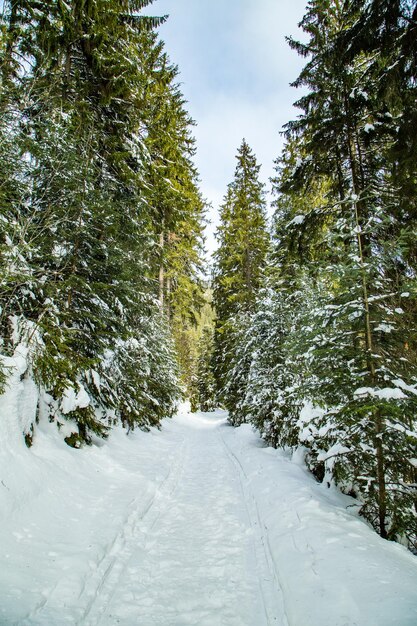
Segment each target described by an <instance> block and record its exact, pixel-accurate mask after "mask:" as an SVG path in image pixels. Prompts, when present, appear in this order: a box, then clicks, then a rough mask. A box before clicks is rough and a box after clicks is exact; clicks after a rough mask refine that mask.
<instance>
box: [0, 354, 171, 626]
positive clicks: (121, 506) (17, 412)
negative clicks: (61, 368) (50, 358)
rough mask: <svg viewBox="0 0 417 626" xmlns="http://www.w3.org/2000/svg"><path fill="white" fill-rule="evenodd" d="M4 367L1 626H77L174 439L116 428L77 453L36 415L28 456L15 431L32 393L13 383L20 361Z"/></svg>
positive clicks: (165, 466) (166, 467)
mask: <svg viewBox="0 0 417 626" xmlns="http://www.w3.org/2000/svg"><path fill="white" fill-rule="evenodd" d="M10 365H11V366H13V368H15V369H14V371H13V374H12V376H11V379H10V384H9V387H8V389H7V391H6V393H5V394H4V395H3V396H1V397H0V526H1V529H2V530H1V533H0V554H1V555H2V557H1V567H0V598H1V601H0V624H1V625H2V626H3V625H4V626H11V625H12V624H25V625H26V626H27V625H31V626H58V624H59V626H61V625H63V624H84V614H85V611H86V607H87V606H88V604H89V602H91V599H92V597H94V595H95V594H96V593H98V589H99V586H100V582H101V577H102V576H104V572H105V571H106V569H107V568H108V567H109V566H110V565H111V563H112V559H115V558H116V557H117V554H118V553H119V552H122V551H123V547H124V544H125V542H126V540H127V536H128V534H129V532H131V530H132V526H133V525H134V524H135V523H136V521H137V519H138V518H140V516H141V514H142V513H143V511H145V510H146V507H148V506H149V503H150V502H151V501H152V498H153V497H154V496H155V493H156V491H157V489H158V485H160V484H161V483H162V482H163V481H164V479H165V477H166V475H167V474H168V473H169V471H170V463H171V460H172V458H173V456H174V454H175V449H176V446H177V445H178V435H176V434H175V433H173V434H172V437H169V438H168V439H165V438H163V437H162V438H161V437H160V434H159V432H158V431H156V430H152V431H151V432H150V433H147V434H145V433H143V432H139V431H138V432H134V433H131V434H130V435H129V436H127V435H126V431H123V430H122V429H121V428H115V429H114V431H113V432H112V436H111V439H110V441H103V440H96V441H95V443H94V444H93V446H91V447H85V448H82V449H81V450H75V449H73V448H70V447H68V446H67V445H66V444H65V442H64V441H63V437H62V433H60V432H59V431H58V429H57V426H56V424H55V423H49V421H48V420H44V419H43V418H42V415H41V416H40V423H39V425H38V426H37V427H36V429H35V435H34V441H33V446H32V447H31V448H27V446H26V445H25V442H24V438H23V436H22V428H23V426H24V423H23V422H24V420H25V419H29V418H30V420H32V421H33V418H34V412H35V411H36V406H37V402H38V397H37V391H36V387H35V386H34V385H33V384H32V383H31V382H29V380H28V381H26V380H25V379H24V380H23V381H22V380H20V376H21V375H22V374H23V371H22V368H23V365H24V359H22V360H21V361H19V359H17V360H16V359H15V360H14V361H13V363H12V362H11V363H10ZM18 365H20V366H21V367H20V369H19V367H18ZM30 423H31V422H30ZM65 426H66V425H65ZM154 440H157V441H158V443H157V448H158V453H159V455H158V457H159V458H158V461H157V463H156V462H155V446H153V445H152V442H153V441H154ZM103 569H104V571H103Z"/></svg>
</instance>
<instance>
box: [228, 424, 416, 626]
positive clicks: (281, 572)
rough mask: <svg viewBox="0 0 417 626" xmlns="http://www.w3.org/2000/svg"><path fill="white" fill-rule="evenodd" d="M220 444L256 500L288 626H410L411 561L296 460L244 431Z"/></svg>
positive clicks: (413, 597) (413, 603)
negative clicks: (231, 455)
mask: <svg viewBox="0 0 417 626" xmlns="http://www.w3.org/2000/svg"><path fill="white" fill-rule="evenodd" d="M223 437H224V440H225V442H226V444H227V446H228V448H229V449H230V451H231V453H232V454H233V455H234V456H235V457H236V458H238V459H239V463H240V464H241V468H242V472H243V473H244V481H245V486H246V489H247V491H248V495H249V497H251V498H253V499H254V500H255V501H256V506H257V509H258V513H259V519H260V520H261V524H262V526H263V529H262V532H263V533H264V536H265V545H266V549H267V550H268V552H269V553H270V555H271V560H272V562H273V567H274V573H275V575H276V577H277V580H278V582H279V584H280V586H281V588H282V590H283V595H284V603H285V609H286V614H287V617H288V622H289V624H290V625H291V626H388V625H394V624H397V625H398V626H415V625H416V624H417V587H416V580H417V558H416V557H415V556H413V555H412V554H411V553H410V552H408V551H407V550H406V549H405V548H404V547H402V546H400V545H398V544H395V543H390V542H388V541H385V540H383V539H381V538H380V537H379V536H378V535H377V534H376V533H375V532H374V531H373V530H372V529H371V528H369V527H368V525H367V524H366V522H364V521H363V520H362V519H360V518H358V516H357V515H356V513H355V511H356V503H355V500H353V499H352V498H349V497H347V496H344V495H343V494H341V493H340V492H339V491H338V490H337V489H336V488H331V489H328V488H327V487H325V486H324V485H321V484H318V483H317V482H316V481H315V480H314V478H313V477H312V476H311V475H310V474H309V473H308V471H307V470H306V469H305V467H304V464H303V460H302V459H299V458H296V459H291V458H290V456H289V455H288V454H285V453H284V452H283V451H278V450H274V449H272V448H262V447H260V446H262V442H260V440H259V438H258V436H257V435H256V434H255V433H254V432H253V431H252V428H251V427H250V426H248V425H243V426H241V427H240V428H239V429H237V431H236V430H235V431H234V430H232V429H231V428H229V429H225V430H224V432H223Z"/></svg>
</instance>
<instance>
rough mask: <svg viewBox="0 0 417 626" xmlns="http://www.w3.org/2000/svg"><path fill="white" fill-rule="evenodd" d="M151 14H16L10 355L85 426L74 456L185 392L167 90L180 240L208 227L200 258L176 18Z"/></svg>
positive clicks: (8, 53) (9, 145)
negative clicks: (166, 164) (167, 239)
mask: <svg viewBox="0 0 417 626" xmlns="http://www.w3.org/2000/svg"><path fill="white" fill-rule="evenodd" d="M149 4H150V2H148V1H145V0H143V1H139V2H138V1H135V2H133V1H131V2H130V1H128V0H123V1H120V2H116V3H108V2H101V1H100V0H97V2H93V3H80V2H77V1H74V2H68V3H47V2H42V1H40V2H37V3H36V10H34V7H32V6H31V4H30V3H27V2H23V1H22V2H6V3H5V13H4V24H2V31H1V34H2V44H1V46H0V51H1V55H2V57H1V93H0V103H1V108H2V112H3V113H4V115H2V123H3V120H6V121H7V122H8V125H7V126H6V125H4V126H3V125H2V126H1V129H0V133H1V140H0V150H1V151H2V153H3V154H4V157H5V158H4V161H3V162H2V167H3V168H4V174H5V182H6V184H5V185H4V186H2V190H1V192H0V201H1V211H2V226H1V230H2V240H1V252H2V257H1V263H2V266H3V268H4V272H3V274H2V283H1V309H2V310H1V315H2V319H1V324H2V325H1V329H2V339H3V346H2V349H3V351H6V353H12V352H13V350H14V349H15V347H16V344H17V343H19V342H23V343H24V344H25V345H26V346H27V347H28V348H29V354H30V364H29V370H28V372H27V375H29V376H34V377H35V379H36V382H37V384H38V386H39V389H40V392H41V393H42V394H43V397H44V398H48V403H49V414H50V417H51V419H56V420H57V421H58V422H59V421H62V420H64V419H70V420H72V423H73V424H74V427H75V432H74V434H73V436H72V437H71V438H69V443H71V445H79V444H80V443H81V442H82V441H89V440H90V437H91V432H95V433H98V434H102V435H104V434H106V432H108V429H109V427H110V426H111V424H112V423H113V422H114V421H115V420H118V419H119V420H121V421H122V422H123V424H124V425H126V426H127V427H129V428H133V427H134V426H137V425H139V426H141V427H147V426H148V425H150V424H155V423H158V422H159V420H160V419H161V418H162V417H164V416H166V415H169V414H171V413H172V411H173V409H174V407H175V402H176V399H177V397H178V394H179V387H178V384H177V381H176V376H177V366H176V363H175V359H176V357H175V355H174V352H173V348H172V345H171V343H172V341H171V332H170V330H169V329H168V328H167V322H166V320H165V318H164V316H162V315H161V313H160V310H159V307H158V306H157V302H156V297H155V296H156V295H157V290H156V289H155V284H157V278H158V276H157V273H156V274H155V272H154V271H153V269H152V263H153V257H154V250H155V243H156V241H155V238H156V237H155V224H156V223H157V221H158V218H157V217H156V216H155V209H154V207H155V205H156V202H154V198H155V193H154V192H155V189H154V187H153V186H152V182H151V181H152V180H155V181H158V180H159V179H160V178H162V177H163V175H164V174H165V172H164V171H162V170H161V169H160V168H159V162H158V159H159V158H162V157H163V158H165V159H167V158H168V157H169V155H168V154H162V150H159V151H158V153H157V154H156V156H154V155H155V152H152V146H151V145H150V138H151V137H152V138H153V141H154V142H155V143H157V144H158V145H163V142H164V139H163V138H162V134H163V133H164V132H165V131H164V128H163V126H161V124H160V121H159V118H158V110H157V109H156V108H155V107H154V106H153V105H154V104H155V102H156V97H157V96H156V94H158V97H159V100H158V105H159V107H160V109H161V110H163V109H164V108H166V109H170V110H171V111H173V115H174V113H175V114H176V115H177V119H179V122H176V124H177V127H178V128H180V129H181V131H180V132H179V133H177V134H175V133H174V134H173V136H172V137H171V143H172V150H173V154H174V156H175V155H182V162H183V163H184V165H183V166H181V167H182V170H181V171H180V170H177V171H173V172H172V173H171V174H170V180H171V183H170V184H171V186H172V187H175V181H176V180H177V179H179V178H180V177H182V180H184V181H185V182H184V183H183V184H182V183H181V184H182V189H183V191H182V193H181V195H180V196H178V197H180V199H179V200H177V202H176V203H175V202H173V203H172V204H173V206H174V210H175V211H176V217H175V220H174V222H173V226H172V229H171V230H172V232H177V234H178V233H180V234H181V236H183V238H184V239H186V238H188V239H191V237H190V235H189V230H190V229H193V233H195V235H193V237H194V239H192V240H191V243H190V249H191V250H192V252H191V253H190V254H191V255H193V254H197V253H195V252H194V250H195V249H196V248H197V243H196V240H197V238H198V237H199V233H200V232H201V225H200V215H201V200H200V199H199V196H198V190H197V188H196V173H195V170H194V168H193V166H192V164H191V160H190V158H191V155H192V147H191V148H190V147H189V146H192V138H191V136H190V130H189V129H190V120H189V119H188V117H187V116H186V113H185V110H184V108H183V102H182V101H181V96H180V92H179V90H178V87H175V86H174V84H173V83H172V80H173V78H174V77H175V72H172V71H171V70H170V69H169V67H170V65H169V60H168V59H167V57H166V55H165V56H164V54H163V52H161V44H160V42H159V40H158V38H157V36H156V34H155V33H154V32H153V29H154V27H156V26H157V25H158V24H160V23H161V21H163V20H161V19H160V18H148V17H143V16H142V15H141V14H140V11H141V9H142V8H144V7H145V6H147V5H149ZM155 59H156V61H155ZM161 59H163V62H164V63H165V65H166V66H167V69H166V71H162V69H161V63H162V61H161ZM167 84H168V88H167ZM174 100H175V101H176V102H178V103H179V104H178V106H177V108H176V110H174V109H175V107H174V108H173V107H172V104H171V103H172V102H173V101H174ZM181 107H182V109H181ZM174 127H175V125H174ZM158 133H159V137H160V139H157V136H158ZM161 155H162V156H161ZM179 167H180V166H179ZM150 172H153V173H154V174H152V173H150ZM17 181H19V184H18V185H16V184H15V183H16V182H17ZM155 186H156V183H155ZM175 207H179V208H175ZM184 207H185V208H184ZM188 207H191V208H188ZM191 222H192V224H193V225H192V226H189V223H191ZM184 233H185V234H184ZM13 259H16V260H17V263H15V262H13ZM187 271H188V270H187ZM193 271H194V270H193V269H191V270H189V271H188V274H187V275H190V274H192V272H193ZM137 362H139V363H140V367H137V365H135V363H137ZM121 381H123V384H121ZM45 392H46V393H45Z"/></svg>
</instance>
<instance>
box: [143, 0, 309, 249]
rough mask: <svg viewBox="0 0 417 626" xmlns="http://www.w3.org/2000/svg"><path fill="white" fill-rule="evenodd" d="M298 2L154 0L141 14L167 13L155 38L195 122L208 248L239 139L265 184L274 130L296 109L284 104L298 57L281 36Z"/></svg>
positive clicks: (274, 148)
mask: <svg viewBox="0 0 417 626" xmlns="http://www.w3.org/2000/svg"><path fill="white" fill-rule="evenodd" d="M305 5H306V0H157V1H155V3H154V4H153V5H152V7H151V10H150V11H148V12H152V13H153V14H154V15H163V14H169V19H168V21H167V23H166V24H164V25H163V26H162V27H161V28H160V33H161V37H162V39H163V40H164V41H165V43H166V49H167V52H168V54H169V55H170V57H171V60H172V61H173V62H175V63H176V64H177V65H178V66H179V69H180V80H181V82H182V91H183V93H184V95H185V97H186V99H187V100H188V103H189V104H188V111H189V113H190V114H191V116H192V117H193V118H194V120H195V121H196V122H197V127H196V128H195V129H194V134H195V137H196V139H197V157H196V164H197V167H198V170H199V172H200V177H201V189H202V193H203V196H204V197H205V198H207V199H208V200H209V201H210V202H211V203H212V204H213V210H212V211H211V212H210V219H211V220H212V225H211V226H209V227H208V229H207V248H208V250H209V251H210V252H211V251H212V250H213V248H214V246H215V243H214V238H213V231H214V229H215V226H216V222H217V211H218V207H219V204H220V203H221V201H222V198H223V196H224V194H225V192H226V187H227V185H228V183H229V182H231V181H232V179H233V174H234V169H235V163H236V161H235V155H236V152H237V148H238V147H239V145H240V143H241V141H242V139H243V137H245V138H246V140H247V142H248V143H249V145H250V146H251V147H252V149H253V150H254V152H255V154H256V156H257V158H258V161H259V162H260V163H261V164H262V170H261V177H262V180H263V181H264V182H265V183H268V179H269V177H270V176H271V175H272V173H273V160H274V159H275V158H276V157H277V156H278V155H279V153H280V151H281V147H282V138H281V137H280V135H279V131H280V130H281V128H282V125H283V124H285V122H287V121H288V120H290V119H292V118H293V117H294V116H295V115H296V114H297V111H296V110H295V109H294V108H293V107H292V103H293V102H294V101H295V100H296V99H297V98H298V96H299V94H298V93H297V90H295V89H293V88H291V87H289V83H290V82H291V81H292V80H294V79H295V78H296V77H297V76H298V73H299V70H300V69H301V67H302V59H300V58H299V57H298V55H297V54H296V53H295V52H294V51H292V50H291V49H290V48H289V46H288V44H287V43H286V41H285V36H286V35H291V34H292V35H295V36H297V37H298V36H300V32H299V30H298V28H297V24H298V22H299V21H300V20H301V18H302V16H303V14H304V9H305ZM268 187H269V183H268Z"/></svg>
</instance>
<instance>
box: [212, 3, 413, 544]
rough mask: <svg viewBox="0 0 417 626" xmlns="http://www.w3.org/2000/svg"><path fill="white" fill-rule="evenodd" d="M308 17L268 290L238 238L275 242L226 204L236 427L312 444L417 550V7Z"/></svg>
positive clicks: (336, 9) (223, 342)
mask: <svg viewBox="0 0 417 626" xmlns="http://www.w3.org/2000/svg"><path fill="white" fill-rule="evenodd" d="M301 27H302V29H303V31H304V33H305V40H304V42H303V43H300V42H297V41H294V40H292V39H290V40H289V43H290V45H291V47H292V48H294V49H295V50H296V51H297V52H298V53H299V54H301V55H302V56H303V57H305V59H306V64H305V66H304V69H303V70H302V72H301V74H300V76H299V78H298V79H297V80H296V81H295V83H294V86H295V87H302V88H303V95H302V97H301V98H300V99H299V100H298V101H297V103H296V106H297V107H298V108H299V109H300V115H299V116H298V117H297V119H296V120H295V121H292V122H290V123H288V124H287V126H286V130H285V137H286V145H285V148H284V150H283V153H282V155H281V157H280V158H279V159H278V160H277V162H276V177H275V179H274V180H273V189H274V193H275V215H274V219H273V228H272V241H271V246H270V250H269V252H268V253H267V256H266V263H265V265H264V270H263V271H262V275H263V279H262V281H259V280H257V281H256V283H251V285H252V284H253V286H254V290H253V289H252V288H251V289H249V290H248V289H247V287H246V285H244V284H242V283H241V282H240V281H241V277H244V276H245V274H244V267H245V263H244V260H243V257H242V255H241V256H239V257H237V256H234V257H233V253H234V252H236V254H238V252H237V251H238V249H239V245H237V246H236V247H235V249H234V250H232V249H230V248H228V245H229V244H228V238H233V240H234V241H237V240H238V241H239V242H240V241H246V242H248V246H249V249H248V252H246V255H247V256H248V255H250V254H258V255H259V259H258V267H259V268H261V269H262V267H263V263H262V262H259V261H260V260H261V259H263V258H264V255H265V254H266V250H265V246H264V243H263V241H264V240H263V239H262V243H261V244H260V243H259V241H258V239H255V240H254V241H253V243H249V241H250V239H251V236H252V235H251V234H252V233H253V232H254V230H253V228H252V226H251V224H250V223H249V221H248V220H247V218H246V216H245V215H244V214H243V213H240V208H239V205H238V203H237V202H233V200H232V199H230V198H229V199H228V198H226V203H225V206H224V208H223V214H222V224H221V227H220V249H219V252H218V253H217V259H216V269H215V302H216V305H217V314H218V318H219V319H218V321H217V326H216V337H215V343H217V345H218V346H219V347H218V348H217V350H218V353H219V354H220V353H221V354H222V360H221V361H218V362H217V364H216V367H215V370H214V372H215V374H216V381H217V386H218V389H219V391H220V398H221V399H222V400H223V402H224V404H225V405H226V406H227V408H228V409H229V411H230V416H231V421H232V422H233V423H234V424H239V423H241V422H243V421H248V422H252V423H253V424H254V425H256V426H257V427H258V428H259V429H260V431H261V433H262V434H263V436H264V438H265V439H266V441H267V442H268V443H270V444H272V445H274V446H280V447H288V446H290V447H293V448H294V447H297V446H304V447H305V451H306V461H307V464H308V466H309V467H310V469H311V470H312V471H313V472H314V474H315V475H316V476H317V478H318V479H319V480H320V481H326V482H328V483H331V482H336V483H337V484H338V485H339V486H340V487H341V488H342V489H343V490H344V491H345V492H347V493H350V494H351V495H353V496H354V497H356V498H357V501H358V507H359V509H360V511H361V514H362V515H363V516H364V517H366V519H367V520H368V521H369V522H370V523H371V524H372V525H373V526H374V527H375V529H377V530H378V532H379V533H380V534H381V536H383V537H386V538H389V539H397V540H400V541H406V542H408V545H410V546H412V547H414V549H417V521H416V520H417V446H416V443H417V433H416V417H415V416H416V410H417V361H416V356H417V344H416V321H417V320H416V314H417V301H416V297H417V289H416V270H417V257H416V250H417V248H416V240H417V239H416V236H417V213H416V208H417V205H416V201H417V143H416V137H417V112H416V107H415V102H416V97H417V87H416V85H417V83H416V79H417V67H416V59H417V49H416V48H417V5H416V2H415V1H412V2H411V1H406V0H386V1H382V2H380V1H378V2H376V1H371V0H347V1H346V2H344V3H340V2H336V1H333V0H326V1H323V0H311V1H310V2H309V4H308V6H307V10H306V14H305V16H304V18H303V20H302V23H301ZM255 178H256V176H255V175H254V176H253V180H255ZM247 190H248V187H243V195H244V196H245V197H246V198H247V199H248V202H249V204H250V206H251V207H254V208H255V207H256V206H257V204H258V201H257V200H253V199H252V198H251V196H250V194H249V193H247ZM230 207H232V208H230ZM245 210H247V209H245ZM239 220H241V221H240V222H239ZM239 223H240V224H241V225H242V226H243V230H244V233H243V234H242V235H236V234H235V233H238V232H240V231H239ZM254 296H256V297H255V298H254ZM249 303H250V304H249ZM224 338H226V339H224Z"/></svg>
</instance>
